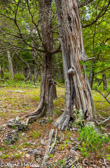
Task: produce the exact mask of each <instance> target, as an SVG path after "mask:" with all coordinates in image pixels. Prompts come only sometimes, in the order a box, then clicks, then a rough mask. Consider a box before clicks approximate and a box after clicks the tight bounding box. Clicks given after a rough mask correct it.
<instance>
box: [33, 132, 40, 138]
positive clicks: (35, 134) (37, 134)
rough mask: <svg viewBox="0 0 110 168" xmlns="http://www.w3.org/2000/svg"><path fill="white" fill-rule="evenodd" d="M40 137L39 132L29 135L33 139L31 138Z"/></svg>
mask: <svg viewBox="0 0 110 168" xmlns="http://www.w3.org/2000/svg"><path fill="white" fill-rule="evenodd" d="M40 135H41V132H40V131H35V130H34V131H33V132H32V133H31V136H32V137H33V138H38V137H39V136H40Z"/></svg>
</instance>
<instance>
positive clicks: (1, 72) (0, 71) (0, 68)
mask: <svg viewBox="0 0 110 168" xmlns="http://www.w3.org/2000/svg"><path fill="white" fill-rule="evenodd" d="M0 75H1V79H2V78H3V75H4V72H3V68H2V66H1V67H0Z"/></svg>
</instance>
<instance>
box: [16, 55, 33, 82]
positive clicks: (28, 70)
mask: <svg viewBox="0 0 110 168" xmlns="http://www.w3.org/2000/svg"><path fill="white" fill-rule="evenodd" d="M16 55H17V57H18V58H19V60H20V61H21V62H23V63H24V64H25V65H26V67H25V68H24V76H25V80H30V81H32V73H31V68H30V65H29V64H28V63H27V62H26V61H25V60H24V59H23V58H22V57H20V55H19V54H17V53H16Z"/></svg>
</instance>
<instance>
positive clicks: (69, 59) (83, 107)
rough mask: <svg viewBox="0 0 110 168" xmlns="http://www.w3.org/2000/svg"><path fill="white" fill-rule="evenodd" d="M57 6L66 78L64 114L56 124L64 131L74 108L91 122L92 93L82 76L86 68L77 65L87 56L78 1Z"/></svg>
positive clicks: (68, 0)
mask: <svg viewBox="0 0 110 168" xmlns="http://www.w3.org/2000/svg"><path fill="white" fill-rule="evenodd" d="M56 6H57V14H58V22H59V26H60V28H59V34H60V41H61V47H62V53H63V66H64V75H65V111H64V115H63V117H62V119H61V121H60V123H59V128H60V129H62V130H63V129H65V128H66V127H67V125H68V123H69V120H70V118H73V119H75V117H74V113H75V111H73V108H74V107H75V108H76V109H77V110H79V111H80V113H81V115H82V118H83V119H87V120H91V119H92V118H93V113H92V93H91V88H90V85H89V81H88V77H87V75H86V74H83V73H82V72H83V70H84V69H86V67H85V66H83V67H81V64H80V61H83V59H84V58H86V59H87V56H86V55H85V51H84V46H83V38H82V29H81V24H80V19H79V10H78V5H77V1H76V0H56Z"/></svg>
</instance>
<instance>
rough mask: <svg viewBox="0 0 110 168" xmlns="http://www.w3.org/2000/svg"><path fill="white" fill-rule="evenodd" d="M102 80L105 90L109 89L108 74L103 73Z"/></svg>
mask: <svg viewBox="0 0 110 168" xmlns="http://www.w3.org/2000/svg"><path fill="white" fill-rule="evenodd" d="M102 82H103V90H106V89H107V78H106V74H103V75H102Z"/></svg>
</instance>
